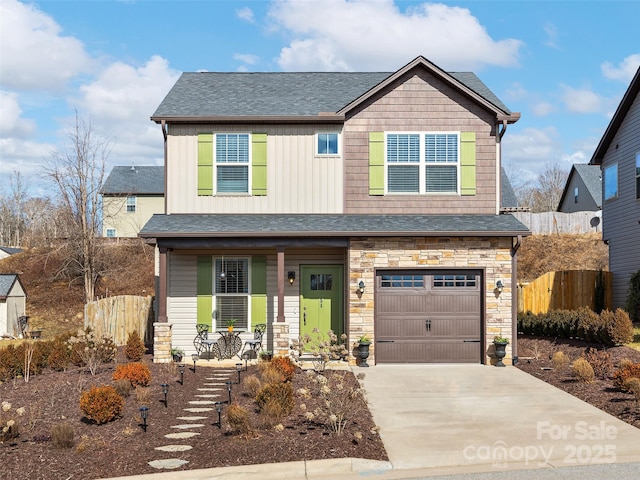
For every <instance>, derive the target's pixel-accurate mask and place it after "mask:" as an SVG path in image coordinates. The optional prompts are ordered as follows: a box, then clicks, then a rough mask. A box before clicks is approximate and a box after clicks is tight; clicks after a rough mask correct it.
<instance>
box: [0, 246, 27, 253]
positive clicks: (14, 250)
mask: <svg viewBox="0 0 640 480" xmlns="http://www.w3.org/2000/svg"><path fill="white" fill-rule="evenodd" d="M0 250H2V251H3V252H4V253H6V254H8V255H15V254H16V253H20V252H22V249H21V248H15V247H0Z"/></svg>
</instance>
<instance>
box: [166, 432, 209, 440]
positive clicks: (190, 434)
mask: <svg viewBox="0 0 640 480" xmlns="http://www.w3.org/2000/svg"><path fill="white" fill-rule="evenodd" d="M198 435H200V432H178V433H167V434H166V435H165V436H164V438H171V439H174V440H175V439H177V438H182V439H184V438H191V437H196V436H198Z"/></svg>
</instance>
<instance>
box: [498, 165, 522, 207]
mask: <svg viewBox="0 0 640 480" xmlns="http://www.w3.org/2000/svg"><path fill="white" fill-rule="evenodd" d="M500 185H501V188H500V206H501V207H502V208H517V207H518V197H517V196H516V192H515V191H514V190H513V186H512V185H511V181H510V180H509V176H508V175H507V172H505V171H504V167H500Z"/></svg>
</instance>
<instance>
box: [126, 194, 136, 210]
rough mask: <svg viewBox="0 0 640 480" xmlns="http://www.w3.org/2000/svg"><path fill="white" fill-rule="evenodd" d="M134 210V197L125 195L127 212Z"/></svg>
mask: <svg viewBox="0 0 640 480" xmlns="http://www.w3.org/2000/svg"><path fill="white" fill-rule="evenodd" d="M135 211H136V197H127V213H134V212H135Z"/></svg>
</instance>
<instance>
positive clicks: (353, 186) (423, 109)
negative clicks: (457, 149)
mask: <svg viewBox="0 0 640 480" xmlns="http://www.w3.org/2000/svg"><path fill="white" fill-rule="evenodd" d="M410 75H411V76H410V77H409V78H402V79H400V80H399V81H398V82H397V83H395V84H394V85H391V86H390V87H388V88H387V89H385V90H384V91H382V92H380V93H379V94H378V95H377V96H376V97H375V98H374V99H372V100H371V101H370V102H368V103H365V104H364V105H363V106H362V107H361V108H359V109H357V110H355V111H354V112H351V113H350V115H349V116H348V118H347V119H346V121H345V127H344V139H343V145H344V156H345V213H350V214H358V213H370V212H372V211H375V212H376V213H380V214H396V213H397V214H399V213H405V214H423V213H425V212H428V213H429V214H463V213H464V214H484V215H486V214H490V215H493V214H496V205H497V204H496V196H497V195H498V191H499V190H498V189H497V188H498V184H499V179H497V178H496V161H497V159H496V137H495V125H494V124H493V122H494V118H493V115H492V114H491V113H490V112H487V111H485V110H483V109H481V108H480V107H479V106H478V105H477V104H476V103H475V102H473V101H472V100H470V99H469V98H467V97H465V96H463V95H461V94H460V93H459V92H457V91H456V90H454V89H453V88H452V87H450V86H449V85H448V84H446V83H444V82H443V81H442V80H440V79H437V78H436V77H434V76H432V75H431V74H429V73H427V72H426V71H422V72H417V73H415V72H412V73H411V74H410ZM443 131H446V132H448V131H455V132H475V133H476V192H475V195H470V196H465V195H460V196H459V195H455V194H446V195H445V194H443V195H437V194H427V195H417V194H416V195H410V194H395V195H384V196H372V195H369V169H368V162H369V133H370V132H443Z"/></svg>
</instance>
